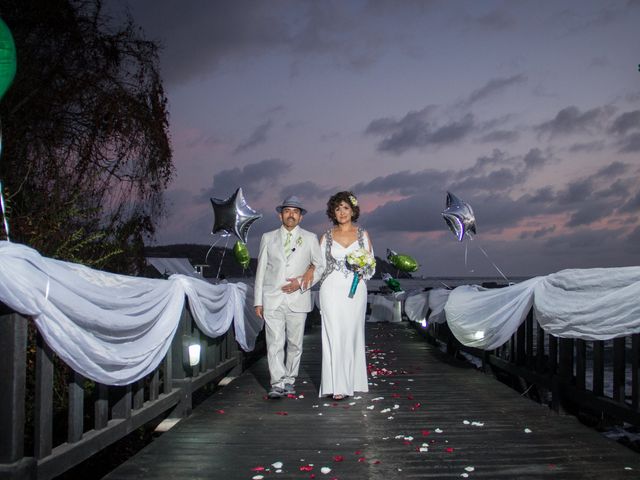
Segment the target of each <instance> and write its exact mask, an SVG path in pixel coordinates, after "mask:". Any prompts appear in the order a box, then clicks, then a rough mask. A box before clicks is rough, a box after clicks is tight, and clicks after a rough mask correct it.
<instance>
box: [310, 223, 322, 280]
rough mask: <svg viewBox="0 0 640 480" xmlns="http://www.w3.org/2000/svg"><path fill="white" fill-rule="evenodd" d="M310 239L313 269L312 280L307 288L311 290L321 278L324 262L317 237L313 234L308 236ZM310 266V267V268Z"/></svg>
mask: <svg viewBox="0 0 640 480" xmlns="http://www.w3.org/2000/svg"><path fill="white" fill-rule="evenodd" d="M310 236H311V238H312V240H313V241H312V242H311V262H310V263H311V266H312V267H313V279H312V281H311V284H310V285H309V287H308V288H311V287H312V286H313V285H315V284H316V283H318V280H320V278H322V274H323V273H324V269H325V261H324V255H323V254H322V249H321V248H320V244H319V243H318V237H316V236H315V235H314V234H311V235H310ZM311 266H310V267H311Z"/></svg>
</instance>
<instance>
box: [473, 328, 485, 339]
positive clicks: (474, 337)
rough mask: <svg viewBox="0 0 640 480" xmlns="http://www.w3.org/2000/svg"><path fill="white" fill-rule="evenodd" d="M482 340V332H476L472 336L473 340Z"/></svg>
mask: <svg viewBox="0 0 640 480" xmlns="http://www.w3.org/2000/svg"><path fill="white" fill-rule="evenodd" d="M483 338H484V332H483V331H482V330H478V331H477V332H476V333H474V334H473V339H474V340H482V339H483Z"/></svg>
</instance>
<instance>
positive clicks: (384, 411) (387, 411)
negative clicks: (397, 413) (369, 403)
mask: <svg viewBox="0 0 640 480" xmlns="http://www.w3.org/2000/svg"><path fill="white" fill-rule="evenodd" d="M390 411H391V409H390V408H385V409H384V410H380V413H389V412H390Z"/></svg>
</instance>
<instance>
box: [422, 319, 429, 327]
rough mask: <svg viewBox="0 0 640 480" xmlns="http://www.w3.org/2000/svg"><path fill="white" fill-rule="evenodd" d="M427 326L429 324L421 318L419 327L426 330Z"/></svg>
mask: <svg viewBox="0 0 640 480" xmlns="http://www.w3.org/2000/svg"><path fill="white" fill-rule="evenodd" d="M428 325H429V323H428V322H427V319H426V318H423V319H422V320H420V326H421V327H422V328H427V326H428Z"/></svg>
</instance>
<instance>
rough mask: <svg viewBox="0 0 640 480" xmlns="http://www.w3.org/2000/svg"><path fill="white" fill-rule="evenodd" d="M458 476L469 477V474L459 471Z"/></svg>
mask: <svg viewBox="0 0 640 480" xmlns="http://www.w3.org/2000/svg"><path fill="white" fill-rule="evenodd" d="M460 476H461V477H462V478H468V477H469V474H468V473H461V474H460Z"/></svg>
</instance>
